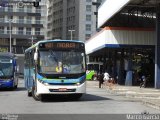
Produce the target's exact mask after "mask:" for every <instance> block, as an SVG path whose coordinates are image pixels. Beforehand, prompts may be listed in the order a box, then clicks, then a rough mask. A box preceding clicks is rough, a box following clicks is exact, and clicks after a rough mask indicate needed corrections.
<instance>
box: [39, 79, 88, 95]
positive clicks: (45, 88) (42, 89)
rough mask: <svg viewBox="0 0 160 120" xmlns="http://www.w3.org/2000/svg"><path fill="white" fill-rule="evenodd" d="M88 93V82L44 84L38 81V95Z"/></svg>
mask: <svg viewBox="0 0 160 120" xmlns="http://www.w3.org/2000/svg"><path fill="white" fill-rule="evenodd" d="M79 93H86V82H84V83H82V84H80V85H69V86H66V85H61V86H60V85H44V84H42V83H40V82H39V81H37V95H40V94H79Z"/></svg>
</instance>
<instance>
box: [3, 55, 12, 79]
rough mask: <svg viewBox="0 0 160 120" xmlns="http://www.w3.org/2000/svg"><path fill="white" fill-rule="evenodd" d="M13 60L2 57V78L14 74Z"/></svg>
mask: <svg viewBox="0 0 160 120" xmlns="http://www.w3.org/2000/svg"><path fill="white" fill-rule="evenodd" d="M12 61H13V60H12V59H10V58H5V57H0V78H4V77H12V76H13V62H12Z"/></svg>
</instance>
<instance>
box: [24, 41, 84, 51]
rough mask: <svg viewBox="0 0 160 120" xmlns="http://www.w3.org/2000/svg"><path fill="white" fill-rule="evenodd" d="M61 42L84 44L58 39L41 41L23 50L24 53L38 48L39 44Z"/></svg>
mask: <svg viewBox="0 0 160 120" xmlns="http://www.w3.org/2000/svg"><path fill="white" fill-rule="evenodd" d="M62 41H65V42H77V43H84V42H82V41H78V40H60V39H55V40H41V41H38V42H37V43H35V44H34V45H32V46H31V47H29V48H27V49H26V50H25V52H28V51H29V50H31V49H33V48H35V47H36V46H38V45H39V44H40V43H47V42H62Z"/></svg>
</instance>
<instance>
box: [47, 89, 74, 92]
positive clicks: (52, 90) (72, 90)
mask: <svg viewBox="0 0 160 120" xmlns="http://www.w3.org/2000/svg"><path fill="white" fill-rule="evenodd" d="M49 91H50V92H75V91H76V89H66V90H65V91H60V90H59V89H49Z"/></svg>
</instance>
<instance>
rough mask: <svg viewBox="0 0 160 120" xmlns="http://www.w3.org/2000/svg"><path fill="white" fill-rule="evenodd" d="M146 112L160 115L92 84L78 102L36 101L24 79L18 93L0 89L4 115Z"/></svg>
mask: <svg viewBox="0 0 160 120" xmlns="http://www.w3.org/2000/svg"><path fill="white" fill-rule="evenodd" d="M145 111H147V112H148V113H150V114H154V113H159V114H160V111H158V110H156V109H153V108H150V107H146V106H144V105H143V104H142V103H141V102H137V101H134V100H130V99H127V98H123V97H121V96H115V95H112V94H109V93H107V92H106V90H105V89H103V88H102V89H99V88H97V87H96V86H95V85H93V84H92V83H91V82H89V83H87V94H85V95H84V96H83V97H82V98H81V99H80V100H78V101H72V100H67V99H64V98H61V97H59V98H58V99H55V98H54V97H47V98H46V101H44V102H41V101H35V100H34V99H33V98H32V97H28V96H27V91H26V89H25V88H24V81H23V79H21V80H19V86H18V89H17V90H14V91H8V90H0V113H1V114H6V113H7V114H8V113H9V114H141V113H143V112H145Z"/></svg>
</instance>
